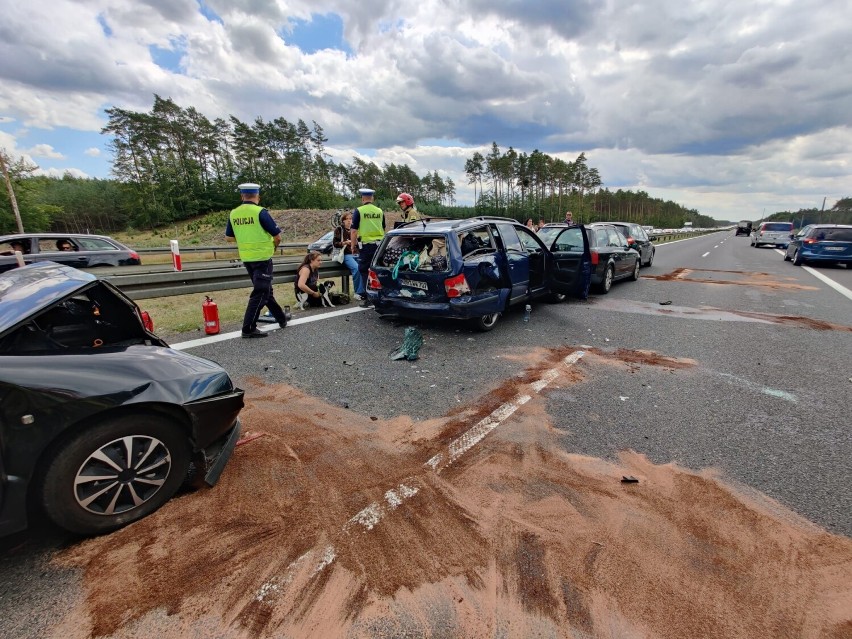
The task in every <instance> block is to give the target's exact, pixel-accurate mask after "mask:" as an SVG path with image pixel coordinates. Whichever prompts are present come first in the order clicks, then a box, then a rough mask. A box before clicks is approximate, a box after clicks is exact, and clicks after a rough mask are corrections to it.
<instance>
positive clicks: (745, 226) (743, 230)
mask: <svg viewBox="0 0 852 639" xmlns="http://www.w3.org/2000/svg"><path fill="white" fill-rule="evenodd" d="M751 226H752V225H751V220H741V221H740V222H739V223H737V231H736V233H734V235H751Z"/></svg>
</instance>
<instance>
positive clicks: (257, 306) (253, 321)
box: [243, 258, 287, 333]
mask: <svg viewBox="0 0 852 639" xmlns="http://www.w3.org/2000/svg"><path fill="white" fill-rule="evenodd" d="M243 265H244V266H245V267H246V271H248V274H249V277H250V278H251V283H252V286H253V287H254V288H252V291H251V295H249V301H248V306H247V307H246V314H245V316H244V317H243V333H251V332H253V331H255V330H256V329H257V318H258V317H260V311H261V310H262V309H263V307H264V306H266V307H267V308H268V309H269V312H270V313H272V316H273V317H274V318H275V320H276V321H277V322H278V323H279V324H286V323H287V317H286V315H284V309H282V308H281V307H280V306H279V305H278V302H276V301H275V296H274V295H273V294H272V259H271V258H270V259H268V260H264V261H263V262H243Z"/></svg>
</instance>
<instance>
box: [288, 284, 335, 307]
mask: <svg viewBox="0 0 852 639" xmlns="http://www.w3.org/2000/svg"><path fill="white" fill-rule="evenodd" d="M333 288H334V282H333V281H332V280H326V281H325V282H320V283H319V284H318V285H317V290H318V291H319V294H320V301H321V302H322V306H323V308H327V307H330V308H334V304H332V302H331V289H333ZM308 300H310V295H308V294H307V293H303V292H302V291H299V292H298V293H296V302H297V303H296V308H298V309H299V310H300V311H304V310H305V307H306V306H308Z"/></svg>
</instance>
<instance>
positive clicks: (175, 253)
mask: <svg viewBox="0 0 852 639" xmlns="http://www.w3.org/2000/svg"><path fill="white" fill-rule="evenodd" d="M169 244H170V245H171V247H172V265H174V267H175V270H176V271H182V270H183V268H182V267H181V264H180V247H179V246H178V241H177V240H169Z"/></svg>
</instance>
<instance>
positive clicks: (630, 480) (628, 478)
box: [621, 475, 639, 484]
mask: <svg viewBox="0 0 852 639" xmlns="http://www.w3.org/2000/svg"><path fill="white" fill-rule="evenodd" d="M621 483H622V484H638V483H639V480H638V479H636V478H635V477H634V476H633V475H622V476H621Z"/></svg>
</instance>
